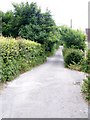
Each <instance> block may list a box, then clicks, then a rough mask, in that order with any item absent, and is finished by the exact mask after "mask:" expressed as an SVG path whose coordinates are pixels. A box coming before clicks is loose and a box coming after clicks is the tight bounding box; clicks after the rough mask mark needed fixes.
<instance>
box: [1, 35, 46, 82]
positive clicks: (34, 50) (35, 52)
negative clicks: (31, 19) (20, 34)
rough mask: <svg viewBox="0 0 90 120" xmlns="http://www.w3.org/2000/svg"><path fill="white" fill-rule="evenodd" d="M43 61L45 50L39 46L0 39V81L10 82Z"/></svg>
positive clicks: (21, 40)
mask: <svg viewBox="0 0 90 120" xmlns="http://www.w3.org/2000/svg"><path fill="white" fill-rule="evenodd" d="M45 60H46V55H45V50H44V49H43V48H42V46H41V44H39V43H35V42H32V41H30V40H24V39H20V40H15V39H13V38H4V37H0V81H2V82H5V81H9V80H12V79H13V78H14V77H16V76H17V75H19V74H20V73H21V72H25V71H27V70H30V69H31V68H32V67H34V66H36V65H38V64H41V63H43V62H44V61H45Z"/></svg>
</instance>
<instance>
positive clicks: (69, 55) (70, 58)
mask: <svg viewBox="0 0 90 120" xmlns="http://www.w3.org/2000/svg"><path fill="white" fill-rule="evenodd" d="M63 55H64V62H65V66H66V67H69V66H70V65H77V64H79V63H80V62H81V60H82V59H83V52H81V51H80V50H78V49H72V48H64V50H63Z"/></svg>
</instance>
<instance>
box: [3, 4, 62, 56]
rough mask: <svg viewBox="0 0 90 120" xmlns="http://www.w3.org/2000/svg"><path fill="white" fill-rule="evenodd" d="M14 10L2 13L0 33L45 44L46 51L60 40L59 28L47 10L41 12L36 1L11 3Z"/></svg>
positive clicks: (50, 50)
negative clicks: (0, 30) (0, 31)
mask: <svg viewBox="0 0 90 120" xmlns="http://www.w3.org/2000/svg"><path fill="white" fill-rule="evenodd" d="M13 7H14V11H8V12H6V13H3V12H1V14H2V35H3V36H5V37H8V36H9V37H11V36H12V37H15V38H16V37H18V36H20V37H22V38H25V39H28V40H32V41H35V42H38V43H40V44H42V45H43V46H45V51H46V53H47V52H49V54H50V53H51V52H53V51H54V50H55V47H56V45H57V43H59V41H60V34H59V30H58V28H57V26H56V24H55V22H54V20H53V19H52V15H51V13H50V11H49V10H46V12H44V13H42V11H41V9H40V8H39V7H38V6H37V4H36V3H33V2H32V3H31V4H29V3H28V2H26V3H23V2H22V3H21V4H15V3H14V4H13Z"/></svg>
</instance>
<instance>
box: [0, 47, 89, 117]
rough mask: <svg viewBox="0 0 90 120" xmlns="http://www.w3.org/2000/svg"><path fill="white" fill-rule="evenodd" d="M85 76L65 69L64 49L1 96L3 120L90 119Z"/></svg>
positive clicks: (19, 79)
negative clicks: (4, 119) (5, 119)
mask: <svg viewBox="0 0 90 120" xmlns="http://www.w3.org/2000/svg"><path fill="white" fill-rule="evenodd" d="M84 78H85V74H84V73H81V72H77V71H73V70H69V69H66V68H64V61H63V56H62V47H60V48H59V50H58V51H57V52H56V53H55V55H54V56H53V57H49V58H48V59H47V62H46V63H44V64H42V65H40V66H38V67H36V68H34V69H32V70H31V71H29V72H26V73H24V74H22V75H20V76H19V77H18V78H16V79H15V80H14V81H12V82H10V83H9V84H8V86H7V88H6V89H4V90H3V92H2V93H1V95H0V107H1V109H0V114H1V118H2V117H3V118H87V117H88V105H87V103H86V102H85V101H84V99H83V97H82V94H81V87H80V85H79V84H74V83H75V82H82V80H83V79H84Z"/></svg>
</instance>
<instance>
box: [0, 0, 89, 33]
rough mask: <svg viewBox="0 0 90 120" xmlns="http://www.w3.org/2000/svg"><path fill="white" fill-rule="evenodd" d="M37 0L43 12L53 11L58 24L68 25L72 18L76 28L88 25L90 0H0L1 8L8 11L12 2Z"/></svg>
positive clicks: (83, 27)
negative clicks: (89, 3) (89, 4)
mask: <svg viewBox="0 0 90 120" xmlns="http://www.w3.org/2000/svg"><path fill="white" fill-rule="evenodd" d="M27 1H28V2H29V3H31V2H36V3H37V5H38V6H39V7H41V9H42V12H44V11H45V10H46V9H47V8H48V9H49V10H50V11H51V14H52V16H53V19H54V20H55V22H56V24H57V25H58V26H60V25H68V26H70V21H71V19H72V27H73V28H74V29H82V30H83V31H84V30H85V29H86V28H87V27H88V2H89V1H88V0H0V10H2V11H3V12H6V11H7V10H13V6H12V3H13V2H14V3H21V2H27Z"/></svg>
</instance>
